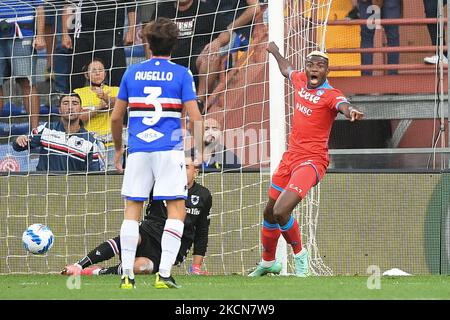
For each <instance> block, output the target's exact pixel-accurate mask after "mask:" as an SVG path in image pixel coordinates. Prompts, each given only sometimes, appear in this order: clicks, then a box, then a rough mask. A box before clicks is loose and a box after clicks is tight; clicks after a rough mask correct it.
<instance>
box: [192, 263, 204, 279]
mask: <svg viewBox="0 0 450 320" xmlns="http://www.w3.org/2000/svg"><path fill="white" fill-rule="evenodd" d="M189 273H190V274H194V275H198V276H206V275H208V272H206V271H202V266H201V265H199V264H191V266H190V267H189Z"/></svg>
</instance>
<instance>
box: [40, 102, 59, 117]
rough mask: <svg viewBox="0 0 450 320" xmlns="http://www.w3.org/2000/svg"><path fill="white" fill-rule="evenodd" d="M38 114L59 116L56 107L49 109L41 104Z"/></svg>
mask: <svg viewBox="0 0 450 320" xmlns="http://www.w3.org/2000/svg"><path fill="white" fill-rule="evenodd" d="M39 113H40V114H45V115H48V114H59V109H58V107H52V108H50V106H49V105H47V104H44V103H43V104H41V105H40V109H39Z"/></svg>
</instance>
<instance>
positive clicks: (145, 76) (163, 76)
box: [134, 71, 173, 81]
mask: <svg viewBox="0 0 450 320" xmlns="http://www.w3.org/2000/svg"><path fill="white" fill-rule="evenodd" d="M172 79H173V73H172V72H165V71H162V72H160V71H137V72H136V74H135V76H134V80H154V81H172Z"/></svg>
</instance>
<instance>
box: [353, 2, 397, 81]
mask: <svg viewBox="0 0 450 320" xmlns="http://www.w3.org/2000/svg"><path fill="white" fill-rule="evenodd" d="M357 1H358V11H359V16H360V18H361V19H369V18H373V15H374V14H375V13H376V12H377V11H376V10H374V8H373V7H371V6H378V7H379V8H380V10H381V11H380V14H381V16H380V18H381V19H398V18H400V17H401V6H402V3H401V1H402V0H357ZM383 28H384V32H385V34H386V38H387V45H388V46H389V47H398V46H399V45H400V36H399V26H398V25H384V26H383ZM375 30H376V26H375V25H373V24H365V25H361V48H373V41H374V35H375ZM399 61H400V54H399V53H398V52H392V53H388V54H387V63H388V64H399ZM361 63H362V64H363V65H370V64H372V63H373V53H362V54H361ZM397 73H398V71H397V70H389V71H388V74H397ZM362 74H363V75H372V71H366V70H364V71H362Z"/></svg>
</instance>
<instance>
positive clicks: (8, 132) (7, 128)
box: [0, 121, 30, 137]
mask: <svg viewBox="0 0 450 320" xmlns="http://www.w3.org/2000/svg"><path fill="white" fill-rule="evenodd" d="M29 133H30V125H29V123H28V121H27V122H23V123H13V124H11V125H10V124H9V123H0V137H8V136H20V135H23V134H29Z"/></svg>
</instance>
